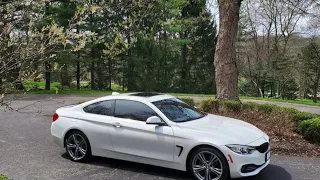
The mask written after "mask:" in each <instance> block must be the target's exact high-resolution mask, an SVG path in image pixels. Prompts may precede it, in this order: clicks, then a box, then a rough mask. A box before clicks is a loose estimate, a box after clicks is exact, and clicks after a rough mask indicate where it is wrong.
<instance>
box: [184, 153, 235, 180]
mask: <svg viewBox="0 0 320 180" xmlns="http://www.w3.org/2000/svg"><path fill="white" fill-rule="evenodd" d="M188 170H189V172H190V173H191V174H192V175H193V177H194V178H195V179H197V180H226V179H227V178H228V177H229V166H228V162H227V160H226V158H225V157H224V155H223V154H222V153H221V152H220V151H218V150H216V149H214V148H208V147H205V148H199V149H198V150H196V151H195V152H193V153H192V155H191V158H190V160H189V162H188Z"/></svg>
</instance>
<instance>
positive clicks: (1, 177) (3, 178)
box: [0, 174, 11, 180]
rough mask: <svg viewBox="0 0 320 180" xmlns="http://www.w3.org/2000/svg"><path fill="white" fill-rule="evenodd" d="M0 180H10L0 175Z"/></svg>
mask: <svg viewBox="0 0 320 180" xmlns="http://www.w3.org/2000/svg"><path fill="white" fill-rule="evenodd" d="M0 180H11V179H9V178H8V177H7V176H5V175H2V174H0Z"/></svg>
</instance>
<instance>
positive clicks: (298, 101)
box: [240, 96, 320, 106]
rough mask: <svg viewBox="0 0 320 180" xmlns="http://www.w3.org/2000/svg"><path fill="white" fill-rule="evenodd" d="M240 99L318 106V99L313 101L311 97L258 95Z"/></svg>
mask: <svg viewBox="0 0 320 180" xmlns="http://www.w3.org/2000/svg"><path fill="white" fill-rule="evenodd" d="M240 99H254V100H264V101H274V102H286V103H296V104H305V105H312V106H320V101H319V102H318V103H314V102H313V101H312V100H311V99H295V100H287V99H275V98H260V97H250V96H240Z"/></svg>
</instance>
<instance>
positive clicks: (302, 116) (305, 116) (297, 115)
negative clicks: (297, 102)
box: [291, 112, 320, 122]
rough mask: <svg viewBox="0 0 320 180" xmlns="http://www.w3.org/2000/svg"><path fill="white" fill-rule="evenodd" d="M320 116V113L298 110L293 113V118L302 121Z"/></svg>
mask: <svg viewBox="0 0 320 180" xmlns="http://www.w3.org/2000/svg"><path fill="white" fill-rule="evenodd" d="M319 116H320V115H316V114H312V113H307V112H297V113H294V114H292V115H291V119H292V120H294V121H297V122H301V121H304V120H310V119H313V118H316V117H319Z"/></svg>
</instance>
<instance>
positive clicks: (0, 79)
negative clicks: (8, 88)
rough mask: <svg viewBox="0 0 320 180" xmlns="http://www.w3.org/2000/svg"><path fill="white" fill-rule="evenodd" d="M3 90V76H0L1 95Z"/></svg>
mask: <svg viewBox="0 0 320 180" xmlns="http://www.w3.org/2000/svg"><path fill="white" fill-rule="evenodd" d="M2 90H3V89H2V77H0V95H1V94H2V93H3V92H2Z"/></svg>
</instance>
